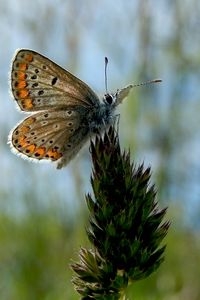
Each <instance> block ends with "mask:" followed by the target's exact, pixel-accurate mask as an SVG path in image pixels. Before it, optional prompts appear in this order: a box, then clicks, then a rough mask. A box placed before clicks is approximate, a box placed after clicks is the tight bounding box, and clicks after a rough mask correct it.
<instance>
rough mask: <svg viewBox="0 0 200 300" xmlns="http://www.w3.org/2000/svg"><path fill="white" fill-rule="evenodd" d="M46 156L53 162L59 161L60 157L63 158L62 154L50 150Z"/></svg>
mask: <svg viewBox="0 0 200 300" xmlns="http://www.w3.org/2000/svg"><path fill="white" fill-rule="evenodd" d="M46 155H47V156H48V157H49V158H50V159H51V160H57V159H59V158H60V157H62V153H59V152H58V151H56V150H53V149H51V150H48V151H47V153H46Z"/></svg>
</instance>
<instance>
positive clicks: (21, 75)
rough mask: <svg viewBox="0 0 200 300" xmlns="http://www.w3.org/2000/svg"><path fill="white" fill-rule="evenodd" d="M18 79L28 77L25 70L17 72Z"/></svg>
mask: <svg viewBox="0 0 200 300" xmlns="http://www.w3.org/2000/svg"><path fill="white" fill-rule="evenodd" d="M17 79H18V80H19V81H21V80H24V79H26V74H25V73H24V72H22V71H18V72H17Z"/></svg>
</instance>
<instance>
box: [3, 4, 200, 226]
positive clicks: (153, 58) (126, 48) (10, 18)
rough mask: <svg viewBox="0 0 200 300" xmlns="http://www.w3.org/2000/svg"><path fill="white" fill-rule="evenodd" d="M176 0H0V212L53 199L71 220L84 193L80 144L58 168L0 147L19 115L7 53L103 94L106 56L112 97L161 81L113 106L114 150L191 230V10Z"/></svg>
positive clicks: (198, 122)
mask: <svg viewBox="0 0 200 300" xmlns="http://www.w3.org/2000/svg"><path fill="white" fill-rule="evenodd" d="M175 2H176V3H174V2H173V1H157V2H156V5H155V1H153V0H149V1H136V0H135V1H122V0H117V1H105V0H102V1H89V0H88V1H84V2H83V1H78V0H76V1H62V0H54V1H53V0H48V1H47V0H44V1H42V0H40V1H39V0H36V1H25V0H18V1H14V0H7V1H3V0H0V15H1V23H0V36H1V55H0V66H1V67H0V103H1V109H0V125H1V137H0V138H1V140H0V155H1V157H2V161H1V181H0V191H1V198H0V203H1V207H2V209H3V210H5V211H7V212H10V213H13V214H14V215H15V214H16V213H18V212H22V211H24V207H25V206H24V201H25V202H26V203H29V201H30V199H33V198H34V201H35V203H36V204H37V203H40V204H39V205H41V203H42V205H47V203H48V202H49V201H52V202H54V201H55V202H56V203H58V205H60V206H61V207H62V206H63V207H67V209H68V210H69V211H70V213H71V215H73V213H75V212H76V211H77V210H79V209H80V207H81V206H84V205H85V202H84V201H83V199H84V196H83V195H84V193H87V192H88V191H90V185H89V181H90V170H91V161H90V157H89V154H88V146H86V147H85V149H84V150H83V151H81V152H80V154H79V156H78V158H77V159H75V160H74V161H72V162H71V163H70V165H69V166H68V167H67V168H64V169H62V170H61V171H57V170H56V169H55V166H54V165H52V164H50V163H49V164H34V163H30V162H28V161H24V160H22V159H21V158H19V157H17V156H15V155H13V154H12V153H11V152H10V149H9V147H8V145H7V144H6V143H7V135H8V133H9V131H10V129H11V128H13V127H14V126H15V124H16V123H17V122H18V121H20V120H21V119H22V118H23V116H24V115H23V114H21V113H20V112H19V111H17V110H16V105H15V103H14V101H13V99H12V97H11V94H10V92H9V82H8V76H9V70H10V65H11V60H12V57H13V55H14V53H15V51H16V49H18V48H30V49H33V50H35V51H38V52H40V53H42V54H43V55H45V56H47V57H49V58H51V59H52V60H54V61H55V62H57V63H58V64H60V65H61V66H63V67H64V68H66V69H68V70H69V71H71V72H72V73H73V74H75V75H76V76H77V77H79V78H81V79H82V80H83V81H85V82H87V83H88V84H89V85H90V86H91V87H92V88H93V89H94V90H95V91H96V92H97V93H98V94H99V95H102V94H103V93H104V91H105V86H104V57H105V56H107V57H108V58H109V66H108V86H109V90H111V91H115V90H116V89H118V88H121V87H124V86H125V85H127V84H129V83H137V82H141V81H145V80H148V79H153V78H155V77H160V78H162V79H163V83H162V84H158V85H152V86H149V87H143V88H137V89H135V90H134V91H133V93H132V94H131V95H130V97H129V98H128V100H127V101H126V102H125V103H123V105H122V106H121V107H120V109H119V111H120V113H121V118H120V137H121V146H122V148H124V147H125V148H127V149H128V148H129V147H130V148H131V153H132V158H133V159H134V160H135V162H136V163H140V162H142V161H144V163H145V165H147V166H149V165H151V167H152V172H153V180H154V181H155V183H156V187H157V189H158V194H159V197H160V200H161V201H163V202H164V203H165V205H169V206H170V207H175V208H176V209H177V208H178V209H180V212H183V213H184V214H185V220H186V224H187V225H190V226H199V225H200V224H199V213H200V205H199V203H200V199H199V198H200V188H199V178H200V159H199V156H200V143H199V132H200V131H199V129H200V117H199V110H200V101H199V100H200V90H199V78H200V77H199V75H200V71H199V70H200V56H199V53H200V35H199V22H200V21H199V13H200V4H199V2H198V1H195V0H193V1H189V0H187V1H184V2H183V1H175ZM194 7H195V9H194ZM30 195H31V197H30ZM24 199H26V200H24ZM50 199H51V200H50ZM31 201H32V200H31ZM36 204H33V203H29V204H28V205H30V206H31V205H36ZM26 208H27V207H26Z"/></svg>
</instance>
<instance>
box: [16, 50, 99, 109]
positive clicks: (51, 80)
mask: <svg viewBox="0 0 200 300" xmlns="http://www.w3.org/2000/svg"><path fill="white" fill-rule="evenodd" d="M11 88H12V92H13V95H14V97H15V100H16V101H17V103H18V105H19V107H20V108H21V110H24V111H29V112H31V111H39V110H44V109H50V108H51V107H52V108H54V107H56V108H57V109H58V108H67V107H68V106H73V107H75V106H91V105H97V106H98V105H99V99H98V97H97V95H96V94H95V93H94V92H93V91H92V90H91V89H90V88H89V87H88V86H87V85H86V84H85V83H84V82H82V81H81V80H80V79H78V78H76V77H75V76H74V75H72V74H71V73H69V72H68V71H66V70H64V69H63V68H61V67H60V66H58V65H57V64H56V63H54V62H52V61H51V60H49V59H48V58H46V57H44V56H42V55H41V54H39V53H37V52H34V51H31V50H19V51H18V52H17V53H16V56H15V58H14V60H13V64H12V71H11Z"/></svg>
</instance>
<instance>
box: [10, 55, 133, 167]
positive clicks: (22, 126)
mask: <svg viewBox="0 0 200 300" xmlns="http://www.w3.org/2000/svg"><path fill="white" fill-rule="evenodd" d="M131 88H132V85H129V86H127V87H125V88H124V89H122V90H118V91H117V92H116V93H115V94H105V95H104V97H103V99H102V101H100V99H99V98H98V96H97V95H96V94H95V93H94V92H93V91H92V89H91V88H90V87H89V86H88V85H86V84H85V83H84V82H82V81H81V80H80V79H78V78H76V77H75V76H74V75H72V74H71V73H69V72H68V71H66V70H64V69H63V68H61V67H60V66H58V65H57V64H56V63H54V62H52V61H51V60H49V59H48V58H46V57H44V56H42V55H41V54H39V53H37V52H34V51H31V50H23V49H22V50H19V51H18V52H17V53H16V55H15V57H14V60H13V63H12V70H11V89H12V93H13V96H14V98H15V100H16V102H17V105H18V106H19V108H20V109H21V110H22V111H24V112H28V113H31V115H30V116H29V117H27V118H26V119H24V120H23V121H22V122H20V123H19V124H18V125H17V126H16V128H14V129H13V130H12V131H11V133H10V137H9V143H10V145H11V148H12V149H14V151H15V152H16V153H17V154H21V155H22V156H23V157H27V158H30V159H32V160H51V161H57V168H62V167H63V166H64V165H66V164H67V163H68V162H69V161H70V160H71V159H72V158H73V157H74V156H75V155H76V154H77V153H78V152H79V150H80V149H81V148H82V147H83V145H84V144H85V143H86V141H87V140H88V139H89V138H90V137H92V135H93V134H95V133H96V132H97V131H98V132H99V131H101V130H104V129H105V128H106V127H107V126H108V125H109V124H111V123H112V122H113V117H114V111H115V108H116V106H117V105H118V104H120V103H121V101H122V100H123V99H124V98H125V97H126V96H127V95H128V93H129V91H130V89H131Z"/></svg>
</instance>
